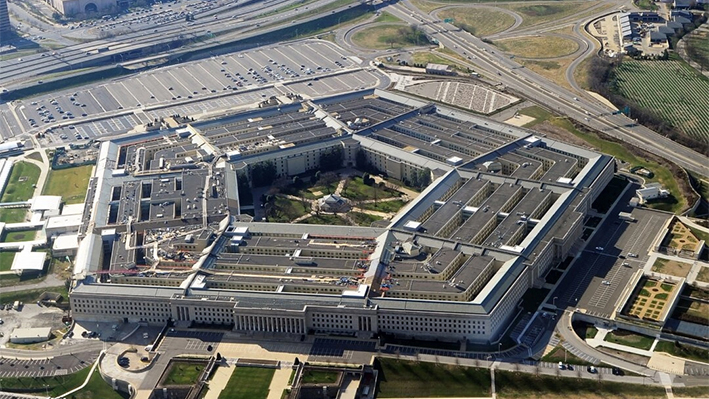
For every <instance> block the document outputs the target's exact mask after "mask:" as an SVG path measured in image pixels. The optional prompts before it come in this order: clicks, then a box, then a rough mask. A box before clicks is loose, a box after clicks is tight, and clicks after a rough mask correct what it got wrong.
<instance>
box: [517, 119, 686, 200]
mask: <svg viewBox="0 0 709 399" xmlns="http://www.w3.org/2000/svg"><path fill="white" fill-rule="evenodd" d="M519 113H520V114H523V115H528V116H531V117H533V118H536V120H534V121H533V122H530V123H528V124H527V125H525V126H524V127H529V128H531V127H533V126H534V125H537V124H539V123H542V122H544V121H547V122H549V123H550V124H552V125H554V126H556V127H559V128H562V129H564V130H566V131H568V132H570V133H571V134H573V135H574V136H576V137H578V138H580V139H582V140H584V141H585V142H587V143H588V144H589V145H591V146H593V147H594V148H595V149H596V150H598V151H600V152H602V153H605V154H608V155H612V156H614V157H616V158H618V159H620V160H623V161H625V162H627V163H629V164H631V165H633V166H642V167H644V168H647V169H650V170H652V171H653V172H655V177H654V178H652V179H646V181H647V182H648V183H651V182H660V183H662V185H663V186H664V187H666V188H667V189H668V190H670V192H671V193H677V195H674V197H675V198H676V199H677V200H676V202H675V203H654V204H649V205H648V207H650V208H655V209H661V210H665V211H669V212H672V213H677V212H680V211H682V210H684V209H686V208H687V200H686V198H684V197H683V196H681V195H679V193H680V189H679V185H677V181H676V180H675V176H674V174H673V173H672V171H670V169H668V168H667V167H665V166H663V165H660V164H658V163H657V162H654V161H650V160H648V159H647V158H644V157H642V156H636V155H635V154H633V153H632V152H631V151H630V150H628V149H627V148H625V144H623V143H614V142H611V141H607V140H604V139H602V138H600V137H599V136H597V135H596V134H593V133H585V132H581V131H579V130H578V129H576V128H575V127H574V125H573V124H572V123H571V122H570V121H569V120H568V119H566V118H556V117H554V115H552V114H551V113H549V112H548V111H546V110H544V109H542V108H540V107H537V106H532V107H528V108H524V109H522V110H520V111H519Z"/></svg>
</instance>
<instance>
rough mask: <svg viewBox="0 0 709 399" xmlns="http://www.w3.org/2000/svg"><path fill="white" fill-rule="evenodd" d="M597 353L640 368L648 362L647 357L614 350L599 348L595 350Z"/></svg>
mask: <svg viewBox="0 0 709 399" xmlns="http://www.w3.org/2000/svg"><path fill="white" fill-rule="evenodd" d="M596 349H597V350H598V351H600V352H603V353H605V354H606V355H610V356H613V357H617V358H619V359H623V360H626V361H629V362H631V363H635V364H639V365H641V366H647V363H648V362H649V361H650V358H649V357H646V356H640V355H636V354H633V353H629V352H623V351H619V350H615V349H609V348H606V347H603V346H599V347H597V348H596Z"/></svg>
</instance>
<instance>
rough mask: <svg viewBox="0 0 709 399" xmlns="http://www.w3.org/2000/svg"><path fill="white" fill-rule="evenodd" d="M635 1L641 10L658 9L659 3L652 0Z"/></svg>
mask: <svg viewBox="0 0 709 399" xmlns="http://www.w3.org/2000/svg"><path fill="white" fill-rule="evenodd" d="M633 3H635V5H636V6H637V7H638V8H639V9H641V10H650V11H657V5H655V2H654V1H652V0H636V1H633Z"/></svg>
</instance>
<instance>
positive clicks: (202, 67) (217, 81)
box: [192, 64, 226, 89]
mask: <svg viewBox="0 0 709 399" xmlns="http://www.w3.org/2000/svg"><path fill="white" fill-rule="evenodd" d="M198 65H199V67H200V68H201V69H202V70H203V71H204V72H205V73H206V74H207V75H209V77H210V78H212V80H214V81H215V82H216V83H217V84H218V85H220V86H221V87H226V86H225V85H224V84H223V83H222V82H221V81H220V80H219V79H217V78H215V77H214V75H212V73H211V72H209V71H208V70H207V68H205V67H204V66H203V65H202V64H198ZM192 77H193V78H195V80H197V81H198V82H199V80H198V79H197V78H196V77H194V75H193V76H192ZM200 83H202V82H200ZM202 87H207V85H205V84H202ZM207 89H209V87H207Z"/></svg>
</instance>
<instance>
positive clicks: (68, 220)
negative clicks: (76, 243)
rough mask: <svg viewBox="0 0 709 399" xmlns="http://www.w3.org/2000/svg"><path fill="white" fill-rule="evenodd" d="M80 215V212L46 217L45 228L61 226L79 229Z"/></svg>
mask: <svg viewBox="0 0 709 399" xmlns="http://www.w3.org/2000/svg"><path fill="white" fill-rule="evenodd" d="M81 217H82V215H81V214H80V213H77V214H73V215H61V216H51V217H49V218H48V219H47V227H46V228H47V229H58V228H62V227H76V229H77V230H78V229H79V226H81Z"/></svg>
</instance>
